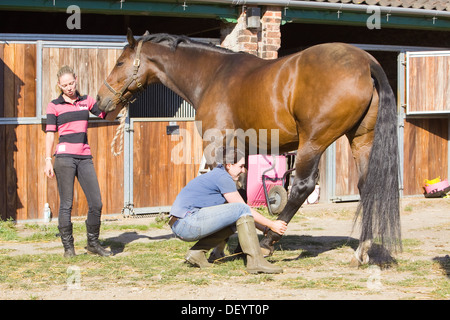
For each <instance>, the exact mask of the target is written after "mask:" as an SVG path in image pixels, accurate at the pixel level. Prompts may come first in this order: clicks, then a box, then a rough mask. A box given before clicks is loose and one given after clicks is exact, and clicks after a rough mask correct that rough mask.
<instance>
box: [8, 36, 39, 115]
mask: <svg viewBox="0 0 450 320" xmlns="http://www.w3.org/2000/svg"><path fill="white" fill-rule="evenodd" d="M0 59H1V61H0V69H1V71H0V75H1V80H2V85H1V87H2V88H1V89H0V91H1V93H0V98H2V99H1V100H2V103H0V104H1V107H0V117H1V118H15V117H34V116H36V103H35V102H36V81H35V79H36V45H35V44H29V43H26V44H18V43H8V44H6V43H2V44H0ZM25 84H27V85H25Z"/></svg>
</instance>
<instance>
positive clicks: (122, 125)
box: [111, 104, 128, 157]
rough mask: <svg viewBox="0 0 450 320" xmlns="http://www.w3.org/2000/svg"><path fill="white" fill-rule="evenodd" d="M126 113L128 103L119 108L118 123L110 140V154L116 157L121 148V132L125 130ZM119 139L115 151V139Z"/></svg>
mask: <svg viewBox="0 0 450 320" xmlns="http://www.w3.org/2000/svg"><path fill="white" fill-rule="evenodd" d="M127 114H128V104H127V105H126V106H125V107H123V108H122V110H120V113H119V116H120V119H119V121H120V124H119V126H118V127H117V129H116V135H115V136H114V138H113V140H112V142H111V152H112V154H113V155H114V156H115V157H117V156H118V155H119V154H121V153H122V150H123V132H124V130H125V120H126V119H127ZM118 138H119V139H120V144H119V150H118V151H117V152H116V140H117V139H118Z"/></svg>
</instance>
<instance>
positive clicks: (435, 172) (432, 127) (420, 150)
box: [403, 118, 449, 195]
mask: <svg viewBox="0 0 450 320" xmlns="http://www.w3.org/2000/svg"><path fill="white" fill-rule="evenodd" d="M404 132H405V133H404V139H405V144H404V146H403V150H404V157H405V160H404V163H403V170H404V173H403V176H404V181H403V185H404V190H403V194H404V195H417V194H423V193H424V189H423V185H424V180H425V179H434V178H436V177H439V176H440V177H441V178H442V179H446V178H448V176H447V175H448V152H449V150H448V139H449V137H448V119H447V118H443V119H406V120H405V130H404Z"/></svg>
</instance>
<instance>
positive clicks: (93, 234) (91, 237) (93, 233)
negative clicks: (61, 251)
mask: <svg viewBox="0 0 450 320" xmlns="http://www.w3.org/2000/svg"><path fill="white" fill-rule="evenodd" d="M86 233H87V246H86V250H88V251H89V252H91V253H94V254H98V255H99V256H102V257H109V256H110V255H112V252H111V251H109V250H106V249H105V248H103V247H102V246H101V245H100V242H99V241H98V237H99V235H100V223H99V224H96V225H89V224H88V223H87V221H86Z"/></svg>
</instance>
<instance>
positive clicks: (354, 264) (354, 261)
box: [350, 257, 361, 268]
mask: <svg viewBox="0 0 450 320" xmlns="http://www.w3.org/2000/svg"><path fill="white" fill-rule="evenodd" d="M360 266H361V263H360V262H359V260H358V259H356V258H355V257H353V258H352V260H351V261H350V267H351V268H359V267H360Z"/></svg>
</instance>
